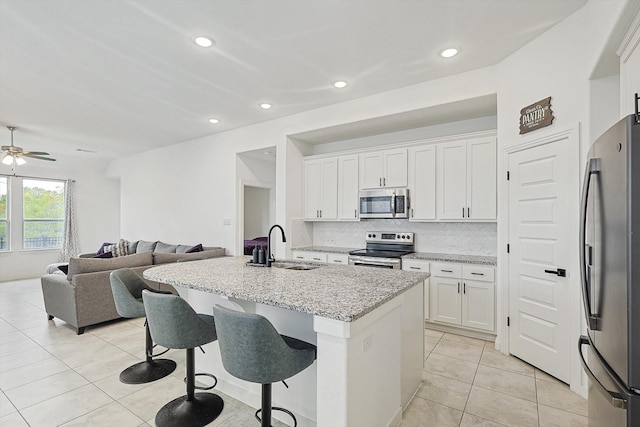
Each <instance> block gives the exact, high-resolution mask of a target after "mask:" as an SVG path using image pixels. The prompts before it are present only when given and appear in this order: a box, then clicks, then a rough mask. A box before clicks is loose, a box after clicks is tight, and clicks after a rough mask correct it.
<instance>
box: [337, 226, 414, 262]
mask: <svg viewBox="0 0 640 427" xmlns="http://www.w3.org/2000/svg"><path fill="white" fill-rule="evenodd" d="M413 239H414V235H413V233H411V232H402V233H396V232H393V231H368V232H367V234H366V237H365V241H366V243H367V246H366V249H358V250H356V251H351V252H349V265H362V266H366V267H380V268H395V269H400V268H402V256H403V255H407V254H410V253H412V252H414V249H415V245H414V240H413Z"/></svg>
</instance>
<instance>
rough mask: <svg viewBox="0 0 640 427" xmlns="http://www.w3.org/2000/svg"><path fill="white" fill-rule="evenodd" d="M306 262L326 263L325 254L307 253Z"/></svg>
mask: <svg viewBox="0 0 640 427" xmlns="http://www.w3.org/2000/svg"><path fill="white" fill-rule="evenodd" d="M307 260H308V261H315V262H327V254H326V253H325V252H309V258H307Z"/></svg>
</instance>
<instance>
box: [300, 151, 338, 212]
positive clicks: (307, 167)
mask: <svg viewBox="0 0 640 427" xmlns="http://www.w3.org/2000/svg"><path fill="white" fill-rule="evenodd" d="M337 217H338V159H337V157H329V158H322V159H313V160H305V162H304V218H305V219H306V220H312V221H318V220H335V219H336V218H337Z"/></svg>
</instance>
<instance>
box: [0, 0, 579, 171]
mask: <svg viewBox="0 0 640 427" xmlns="http://www.w3.org/2000/svg"><path fill="white" fill-rule="evenodd" d="M585 3H586V0H562V1H558V0H509V1H507V0H423V1H417V0H351V1H347V0H322V1H321V0H300V1H289V0H271V1H265V0H243V1H239V0H109V1H101V0H29V1H23V0H0V125H2V126H8V125H12V126H16V127H17V130H16V131H15V135H14V140H15V143H16V145H19V146H22V147H24V148H25V149H29V150H38V151H49V152H50V153H52V154H53V155H55V156H59V157H60V156H94V157H99V158H107V159H109V158H115V157H119V156H124V155H128V154H133V153H137V152H141V151H146V150H150V149H154V148H158V147H163V146H167V145H171V144H176V143H179V142H183V141H187V140H190V139H194V138H198V137H203V136H206V135H209V134H213V133H218V132H223V131H227V130H230V129H234V128H238V127H242V126H246V125H250V124H253V123H258V122H262V121H266V120H272V119H275V118H279V117H283V116H287V115H290V114H294V113H298V112H302V111H307V110H312V109H315V108H319V107H323V106H327V105H331V104H335V103H339V102H343V101H346V100H349V99H354V98H359V97H363V96H368V95H372V94H375V93H380V92H384V91H389V90H393V89H397V88H401V87H406V86H409V85H414V84H417V83H421V82H424V81H428V80H432V79H436V78H440V77H443V76H447V75H452V74H457V73H460V72H464V71H468V70H472V69H477V68H481V67H485V66H489V65H492V64H496V63H498V62H500V61H501V60H502V59H504V58H505V57H507V56H508V55H510V54H511V53H513V52H514V51H516V50H517V49H519V48H520V47H522V46H523V45H525V44H526V43H528V42H529V41H531V40H532V39H534V38H536V37H537V36H538V35H539V34H541V33H542V32H544V31H546V30H547V29H549V28H550V27H551V26H553V25H555V24H556V23H558V22H559V21H561V20H563V19H564V18H566V17H567V16H569V15H570V14H572V13H573V12H575V11H576V10H577V9H579V8H580V7H582V6H583V5H584V4H585ZM196 35H205V36H208V37H211V38H212V39H214V41H215V45H214V46H213V47H210V48H201V47H198V46H196V45H195V44H194V43H193V38H194V37H195V36H196ZM450 46H455V47H459V48H460V49H461V52H460V54H458V55H457V56H455V57H453V58H450V59H444V58H441V57H439V55H438V53H439V51H441V50H442V49H444V48H447V47H450ZM337 80H345V81H347V82H348V83H349V85H348V86H347V87H346V88H344V89H337V88H335V87H333V83H334V82H335V81H337ZM261 102H269V103H271V104H273V108H271V109H270V110H267V111H265V110H262V109H260V108H259V106H258V104H259V103H261ZM212 117H215V118H218V119H219V120H220V123H218V124H216V125H213V124H210V123H209V122H208V121H207V120H208V119H209V118H212ZM408 120H411V118H409V119H408ZM347 131H348V130H347ZM308 136H309V137H311V139H313V135H308ZM8 139H9V131H6V133H5V132H0V142H1V143H2V144H1V145H6V144H5V143H8ZM316 139H322V137H319V136H318V137H317V138H316ZM329 139H333V140H334V139H335V135H333V136H331V137H330V138H329ZM316 142H317V141H316ZM78 149H80V150H86V151H84V152H81V151H77V150H78ZM87 151H88V152H93V153H88V152H87Z"/></svg>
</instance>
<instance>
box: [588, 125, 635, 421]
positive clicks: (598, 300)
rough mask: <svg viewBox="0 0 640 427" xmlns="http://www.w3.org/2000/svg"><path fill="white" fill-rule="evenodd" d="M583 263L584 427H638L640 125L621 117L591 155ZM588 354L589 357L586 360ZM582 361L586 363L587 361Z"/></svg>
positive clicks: (595, 146)
mask: <svg viewBox="0 0 640 427" xmlns="http://www.w3.org/2000/svg"><path fill="white" fill-rule="evenodd" d="M582 188H583V189H582V208H581V209H582V214H581V218H580V219H581V225H580V262H581V269H580V270H581V271H580V272H581V281H582V297H583V302H584V310H585V314H586V320H587V325H588V334H587V335H585V336H582V337H580V340H579V343H578V350H579V352H580V356H581V360H582V366H583V368H584V370H585V372H586V373H587V376H588V377H589V427H618V426H632V427H640V123H638V122H637V116H636V115H630V116H627V117H625V118H624V119H622V120H620V121H619V122H618V123H616V124H615V125H614V126H613V127H611V128H610V129H609V130H608V131H606V132H605V133H604V134H603V135H602V136H601V137H600V138H598V139H597V140H596V141H595V142H594V143H593V146H592V147H591V150H590V151H589V155H588V160H587V166H586V171H585V177H584V182H583V187H582ZM585 354H586V358H585ZM585 359H586V360H585Z"/></svg>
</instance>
